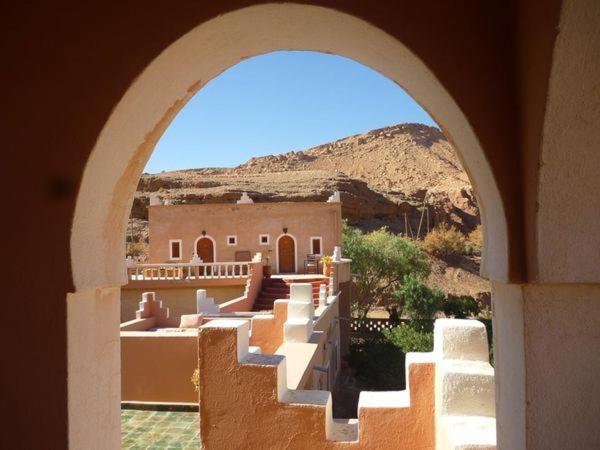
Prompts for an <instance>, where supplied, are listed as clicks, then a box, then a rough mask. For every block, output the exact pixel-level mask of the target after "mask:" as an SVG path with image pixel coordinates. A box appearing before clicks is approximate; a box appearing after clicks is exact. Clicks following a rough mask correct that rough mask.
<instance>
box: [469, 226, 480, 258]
mask: <svg viewBox="0 0 600 450" xmlns="http://www.w3.org/2000/svg"><path fill="white" fill-rule="evenodd" d="M466 246H467V251H468V252H469V254H472V255H481V247H482V246H483V233H482V231H481V225H477V228H475V229H474V230H473V231H471V232H470V233H469V234H468V235H467V242H466Z"/></svg>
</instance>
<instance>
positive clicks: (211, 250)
mask: <svg viewBox="0 0 600 450" xmlns="http://www.w3.org/2000/svg"><path fill="white" fill-rule="evenodd" d="M194 249H195V251H196V254H197V255H198V257H199V258H200V259H201V260H202V261H203V262H205V263H206V262H215V259H216V258H215V243H214V241H213V239H212V238H210V237H207V236H204V237H201V238H198V239H196V245H195V246H194Z"/></svg>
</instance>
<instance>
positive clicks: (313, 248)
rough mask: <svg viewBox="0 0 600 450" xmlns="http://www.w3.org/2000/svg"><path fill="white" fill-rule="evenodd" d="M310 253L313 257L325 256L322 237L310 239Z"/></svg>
mask: <svg viewBox="0 0 600 450" xmlns="http://www.w3.org/2000/svg"><path fill="white" fill-rule="evenodd" d="M310 252H311V253H312V254H313V255H319V256H320V255H322V254H323V238H322V237H320V236H319V237H311V238H310Z"/></svg>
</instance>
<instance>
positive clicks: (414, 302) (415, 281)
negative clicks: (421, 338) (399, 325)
mask: <svg viewBox="0 0 600 450" xmlns="http://www.w3.org/2000/svg"><path fill="white" fill-rule="evenodd" d="M394 299H395V300H396V302H397V303H398V304H399V306H398V308H399V309H402V310H403V312H404V313H405V314H406V315H407V316H408V317H410V318H411V319H413V327H415V328H418V329H420V330H424V331H430V329H431V330H433V318H434V317H435V315H436V313H437V312H438V311H440V310H441V309H442V307H443V304H444V293H443V292H442V291H441V290H439V289H437V288H431V287H429V286H427V285H426V284H425V283H423V281H422V279H421V277H419V276H418V275H416V274H412V273H411V274H408V275H406V276H405V277H404V278H403V280H402V285H401V286H400V287H399V288H398V289H397V290H396V291H395V292H394Z"/></svg>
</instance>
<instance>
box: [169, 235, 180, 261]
mask: <svg viewBox="0 0 600 450" xmlns="http://www.w3.org/2000/svg"><path fill="white" fill-rule="evenodd" d="M169 258H170V259H181V239H171V240H170V241H169Z"/></svg>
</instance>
